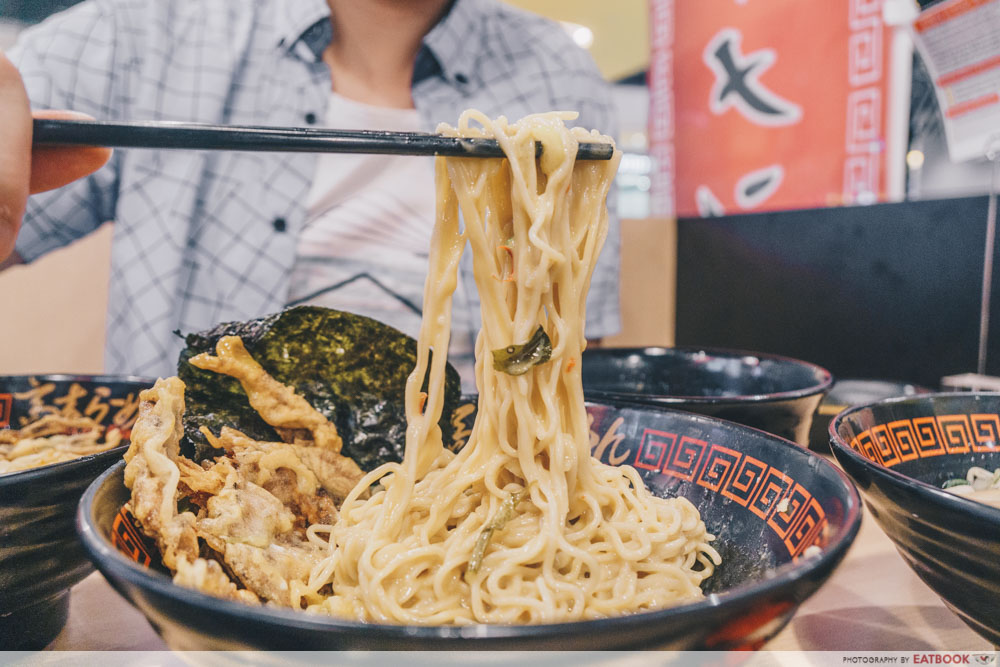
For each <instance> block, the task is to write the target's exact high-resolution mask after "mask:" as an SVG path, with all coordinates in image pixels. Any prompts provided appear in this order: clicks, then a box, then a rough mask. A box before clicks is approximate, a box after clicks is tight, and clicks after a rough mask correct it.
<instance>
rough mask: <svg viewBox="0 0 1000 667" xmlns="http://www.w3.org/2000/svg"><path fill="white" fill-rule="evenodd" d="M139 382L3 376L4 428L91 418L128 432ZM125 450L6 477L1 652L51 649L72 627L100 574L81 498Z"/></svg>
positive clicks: (0, 559)
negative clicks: (78, 522)
mask: <svg viewBox="0 0 1000 667" xmlns="http://www.w3.org/2000/svg"><path fill="white" fill-rule="evenodd" d="M151 384H152V382H150V381H146V380H142V379H139V378H124V377H103V376H75V375H8V376H0V428H8V427H9V428H21V427H22V426H23V425H24V424H27V423H30V422H32V421H34V420H35V419H37V418H38V417H41V416H43V415H46V414H52V413H60V414H63V415H66V416H79V415H83V416H88V417H92V418H94V419H96V420H97V421H100V422H101V423H103V424H104V425H105V426H115V427H118V428H120V429H122V430H128V428H129V427H130V426H131V423H132V420H134V419H135V415H136V410H137V409H138V407H139V400H138V397H139V391H140V390H142V389H144V388H146V387H148V386H150V385H151ZM124 451H125V445H122V446H120V447H116V448H115V449H111V450H108V451H106V452H101V453H99V454H93V455H90V456H84V457H81V458H78V459H74V460H72V461H66V462H63V463H55V464H52V465H47V466H42V467H39V468H31V469H28V470H24V471H21V472H13V473H9V474H5V475H0V648H2V649H7V650H14V649H25V650H33V649H40V648H43V647H44V646H45V645H46V644H48V643H49V641H51V640H52V638H53V637H55V635H57V634H58V633H59V631H60V630H61V629H62V627H63V625H64V624H65V623H66V617H67V614H68V613H69V589H70V587H71V586H73V584H75V583H77V582H78V581H80V580H82V579H83V578H84V577H85V576H87V575H88V574H90V572H92V571H93V567H92V566H91V564H90V561H89V560H88V559H87V556H86V554H85V553H84V551H83V548H82V546H81V545H80V541H79V540H78V539H77V536H76V531H75V530H74V529H73V521H74V518H75V517H76V509H77V504H78V503H79V501H80V496H81V495H82V494H83V492H84V490H85V489H86V488H87V486H88V485H89V484H90V483H91V482H92V481H94V479H95V478H96V477H97V476H98V475H99V474H101V473H102V472H104V471H105V470H107V468H108V467H109V466H110V465H112V464H113V463H114V462H115V461H116V460H118V459H120V458H121V456H122V454H123V453H124Z"/></svg>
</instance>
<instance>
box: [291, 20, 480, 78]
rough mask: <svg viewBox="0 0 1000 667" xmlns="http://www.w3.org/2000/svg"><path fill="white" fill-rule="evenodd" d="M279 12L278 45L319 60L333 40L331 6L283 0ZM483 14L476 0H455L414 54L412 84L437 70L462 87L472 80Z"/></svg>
mask: <svg viewBox="0 0 1000 667" xmlns="http://www.w3.org/2000/svg"><path fill="white" fill-rule="evenodd" d="M282 4H283V5H284V7H283V8H282V11H281V12H280V13H279V17H278V18H279V24H278V35H279V41H278V45H279V46H280V47H282V48H284V49H287V50H289V51H293V52H296V53H298V54H299V55H301V56H305V57H307V58H308V59H311V60H315V61H319V60H321V59H322V57H323V50H324V49H325V48H326V47H327V46H328V45H329V44H330V40H331V39H333V27H332V26H331V24H330V7H329V5H327V4H326V0H286V1H285V2H284V3H282ZM482 20H483V15H482V12H481V11H477V9H476V0H454V1H453V2H452V3H451V5H450V6H449V7H448V9H447V11H446V12H445V15H444V16H443V17H442V18H441V20H440V21H438V22H437V25H435V26H434V27H433V28H431V31H430V32H429V33H427V36H426V37H424V43H423V47H422V48H421V50H420V53H419V54H417V63H416V66H415V68H414V81H413V83H414V84H416V83H418V82H419V81H420V80H422V79H424V78H426V77H427V76H430V75H432V74H436V73H437V72H438V71H439V72H440V73H441V74H442V75H443V76H444V77H445V78H446V79H448V80H449V81H450V82H451V83H453V84H455V85H458V86H459V87H464V86H465V85H466V84H468V83H469V81H471V80H472V76H471V71H470V69H471V67H472V65H473V64H474V63H475V62H476V60H477V56H478V53H477V50H478V49H479V48H481V46H482V40H481V39H478V38H477V37H475V34H476V33H477V32H479V31H480V29H481V26H480V24H481V23H482Z"/></svg>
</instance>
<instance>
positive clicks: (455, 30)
mask: <svg viewBox="0 0 1000 667" xmlns="http://www.w3.org/2000/svg"><path fill="white" fill-rule="evenodd" d="M478 4H479V3H478V1H477V0H455V1H454V2H452V4H451V6H450V7H449V9H448V11H447V13H446V14H445V15H444V17H442V18H441V20H440V21H438V23H437V25H435V26H434V27H433V28H431V31H430V32H429V33H427V36H426V37H424V48H423V49H421V52H420V54H419V55H418V56H417V71H418V72H419V71H420V67H421V62H420V61H421V59H422V58H426V57H428V56H429V57H432V58H433V59H434V60H436V61H437V65H438V67H439V68H440V70H441V73H442V75H443V76H444V77H445V78H446V79H448V81H450V82H451V83H453V84H456V85H458V86H459V87H464V86H465V85H466V84H467V83H469V82H470V81H471V80H472V71H471V70H472V68H473V66H474V65H475V63H476V61H477V60H478V56H479V50H480V49H482V46H483V40H482V37H481V35H480V34H478V33H480V32H482V22H483V13H482V10H481V9H479V8H478V7H477V5H478ZM416 78H417V77H416V76H415V77H414V79H416ZM414 83H416V80H415V81H414Z"/></svg>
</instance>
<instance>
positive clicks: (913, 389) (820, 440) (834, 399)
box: [809, 378, 931, 453]
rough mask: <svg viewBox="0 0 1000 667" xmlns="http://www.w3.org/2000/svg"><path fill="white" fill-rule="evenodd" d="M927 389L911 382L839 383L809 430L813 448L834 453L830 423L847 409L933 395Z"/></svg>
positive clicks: (822, 402) (846, 381) (842, 381)
mask: <svg viewBox="0 0 1000 667" xmlns="http://www.w3.org/2000/svg"><path fill="white" fill-rule="evenodd" d="M929 393H931V390H930V389H928V388H927V387H921V386H920V385H916V384H911V383H909V382H893V381H890V380H869V379H855V378H847V379H843V380H836V381H835V382H834V383H833V386H832V387H830V391H829V392H828V393H827V394H826V396H824V397H823V400H822V401H820V403H819V407H818V408H816V414H814V415H813V420H812V427H811V428H810V429H809V446H810V447H811V448H812V449H813V450H815V451H818V452H824V453H829V452H830V422H831V421H833V418H834V417H836V416H837V415H839V414H840V413H841V412H843V411H844V410H846V409H847V408H852V407H854V406H856V405H867V404H869V403H874V402H876V401H881V400H883V399H886V398H897V397H900V396H917V395H918V394H929Z"/></svg>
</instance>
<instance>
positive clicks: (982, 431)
mask: <svg viewBox="0 0 1000 667" xmlns="http://www.w3.org/2000/svg"><path fill="white" fill-rule="evenodd" d="M850 445H851V449H853V450H854V451H856V452H858V453H859V454H861V455H862V456H864V457H865V458H867V459H868V460H870V461H874V462H876V463H880V464H882V465H883V466H885V467H887V468H891V467H893V466H896V465H899V464H900V463H905V462H906V461H912V460H914V459H918V458H921V459H926V458H930V457H932V456H941V455H942V454H968V453H976V452H992V451H997V450H998V449H1000V416H998V415H996V414H952V415H931V416H927V417H914V418H912V419H898V420H896V421H893V422H889V423H887V424H878V425H876V426H872V427H871V428H869V429H867V430H865V431H862V432H861V433H859V434H858V435H856V436H855V437H853V438H852V439H851V443H850Z"/></svg>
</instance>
